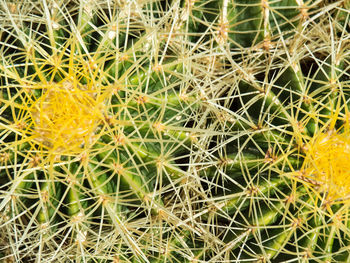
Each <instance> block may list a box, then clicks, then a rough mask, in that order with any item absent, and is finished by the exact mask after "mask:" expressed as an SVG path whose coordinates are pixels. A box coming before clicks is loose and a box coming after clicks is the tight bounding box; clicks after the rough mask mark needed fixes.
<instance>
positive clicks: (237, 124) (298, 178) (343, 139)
mask: <svg viewBox="0 0 350 263" xmlns="http://www.w3.org/2000/svg"><path fill="white" fill-rule="evenodd" d="M343 11H344V10H333V12H331V13H330V15H332V16H333V17H332V18H330V19H331V21H332V23H328V22H329V21H325V20H323V19H320V20H319V22H318V23H319V25H318V26H316V25H315V26H311V27H310V28H304V29H303V30H304V34H303V37H307V38H309V39H318V42H317V45H318V47H319V48H321V49H323V52H321V53H317V52H315V51H314V49H315V46H313V45H312V44H310V43H308V42H305V41H301V43H303V45H304V46H303V47H300V48H297V47H296V43H297V42H298V41H300V39H298V37H295V38H294V39H289V40H288V38H287V39H286V38H284V37H282V36H279V37H280V38H281V41H282V42H284V43H283V44H282V42H281V44H282V46H284V48H286V49H285V51H283V52H281V53H280V54H281V55H276V54H274V53H273V52H279V48H278V47H276V49H275V51H273V52H270V51H266V52H265V56H266V58H267V59H262V58H259V59H257V60H254V59H252V58H250V57H249V56H248V55H247V56H246V58H248V59H251V60H252V61H251V63H254V62H256V61H261V62H262V64H261V65H258V64H256V66H255V68H254V67H252V72H253V74H251V75H250V78H248V77H246V78H242V79H240V80H239V81H237V82H236V80H233V81H232V85H237V89H236V90H235V91H234V92H233V93H234V95H232V96H231V103H228V101H229V100H230V98H222V100H223V101H226V103H227V104H230V105H234V108H235V109H238V110H236V111H233V110H232V109H233V107H232V108H231V109H226V111H227V113H228V116H227V117H226V119H229V120H231V121H230V122H226V123H225V127H226V129H230V130H231V134H232V135H231V136H227V148H226V149H231V150H229V151H228V153H225V154H223V157H222V159H223V160H226V161H225V162H226V163H227V165H225V167H224V168H221V169H220V171H218V172H217V177H225V176H226V177H229V176H232V174H233V171H236V169H237V167H236V165H235V164H236V163H239V164H240V165H241V177H239V175H237V172H235V173H234V174H235V177H234V183H235V184H236V185H238V186H236V188H233V189H237V190H235V191H230V190H227V191H224V193H223V196H226V197H228V196H230V193H232V192H235V194H233V193H232V195H234V196H235V197H234V198H233V199H226V200H225V201H224V202H222V203H218V204H221V206H220V207H219V208H220V209H218V210H216V211H215V212H212V213H211V214H212V215H214V214H215V215H216V216H217V217H218V218H220V220H226V221H227V222H228V224H230V225H232V228H235V229H243V231H244V229H245V231H247V230H249V229H254V231H253V230H251V233H250V234H249V235H248V236H247V238H246V239H245V240H241V241H240V244H239V245H237V246H236V248H235V250H234V251H233V252H232V253H231V255H230V259H231V260H232V261H233V260H247V261H254V260H258V261H259V262H287V261H288V262H289V261H291V262H347V260H348V259H349V249H348V242H349V241H348V239H349V238H348V235H349V228H348V220H349V218H348V196H349V192H350V188H349V181H348V170H349V167H348V163H349V152H348V148H349V142H350V141H349V119H348V114H349V108H348V105H349V91H348V89H347V83H348V77H349V64H348V62H346V61H347V60H348V55H349V53H348V52H345V53H344V52H343V51H344V50H342V51H340V49H338V50H336V49H335V48H334V45H338V46H342V45H344V41H346V40H345V39H346V37H345V36H346V35H347V34H348V33H344V32H345V31H346V30H348V28H347V29H345V28H344V27H342V26H340V27H335V26H334V25H333V23H336V22H335V20H334V19H335V17H337V16H338V15H339V14H340V13H341V12H343ZM346 12H347V15H348V14H349V12H348V10H347V11H346ZM342 14H343V15H344V13H342ZM326 32H328V33H326ZM329 32H330V33H329ZM340 32H342V33H340ZM322 34H323V36H325V37H324V38H322V39H319V38H317V35H322ZM282 39H283V40H282ZM335 43H336V44H335ZM298 52H300V53H298ZM296 54H298V55H296ZM253 61H254V62H253ZM246 63H247V64H248V63H249V62H248V61H246ZM310 65H311V66H310ZM260 66H261V69H260ZM266 69H267V70H266ZM246 71H247V70H246ZM254 72H256V73H254ZM232 75H234V74H232ZM232 79H233V78H232ZM235 94H237V95H235ZM232 138H234V139H232ZM254 156H255V157H254ZM230 164H231V166H230ZM249 164H254V165H249ZM231 184H232V183H231ZM227 188H229V187H227ZM239 189H241V190H239ZM237 192H238V193H237ZM276 203H277V204H279V205H280V207H279V208H276ZM217 206H218V205H217ZM269 213H270V214H272V215H273V216H274V219H273V220H266V221H265V220H263V221H261V220H259V219H260V218H264V217H266V216H267V215H268V214H269ZM252 222H259V224H256V223H253V224H252ZM252 226H254V227H255V228H252ZM232 232H234V231H232ZM225 234H226V235H227V236H231V235H232V234H231V231H229V230H227V231H225ZM238 238H239V236H238V235H235V236H234V239H237V240H238Z"/></svg>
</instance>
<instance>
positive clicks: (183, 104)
mask: <svg viewBox="0 0 350 263" xmlns="http://www.w3.org/2000/svg"><path fill="white" fill-rule="evenodd" d="M171 8H173V7H170V6H167V3H166V2H149V3H136V2H135V3H134V2H130V3H127V2H125V3H110V2H108V1H107V2H106V1H99V2H96V1H80V3H79V1H78V2H75V1H45V0H44V1H25V2H23V3H21V4H19V3H10V2H8V1H2V2H1V17H3V18H2V21H1V66H0V74H1V148H0V156H1V177H0V178H1V202H0V210H1V223H0V225H1V238H2V240H1V249H0V251H1V252H0V253H1V258H2V259H3V260H7V261H13V262H51V261H57V260H58V261H59V262H66V261H72V262H119V261H127V262H130V261H133V262H150V261H157V260H159V261H161V260H162V259H163V258H165V257H172V253H173V251H174V250H176V248H177V247H182V248H183V250H184V252H183V253H184V254H185V255H187V254H188V253H190V252H191V245H189V247H186V246H184V245H182V243H181V242H184V241H182V239H181V238H182V237H183V236H185V237H186V238H188V239H189V238H190V236H189V235H188V234H186V233H191V232H193V227H191V226H188V225H187V224H185V223H182V221H183V219H184V218H186V217H187V216H186V213H188V212H186V211H185V210H184V209H183V208H182V205H184V204H185V205H186V199H185V198H184V197H183V195H184V193H183V191H185V190H183V189H186V178H188V177H189V176H190V174H189V172H188V169H191V168H190V164H189V160H191V158H192V157H191V149H192V148H193V149H194V150H196V149H197V150H198V149H201V150H202V151H206V147H207V146H206V145H205V143H201V140H204V142H205V141H206V140H205V138H204V137H205V136H207V135H205V134H204V129H203V127H205V126H206V119H207V118H209V117H210V115H211V114H212V112H211V110H210V109H209V110H208V109H206V111H204V109H203V107H202V106H201V97H200V96H199V95H200V94H198V93H197V90H195V89H194V88H193V87H192V85H195V81H196V79H197V78H198V77H193V76H192V75H193V70H192V66H191V63H195V61H196V60H194V59H192V58H191V57H192V56H194V53H193V52H192V53H193V54H191V51H190V50H189V48H187V47H186V46H184V44H183V43H182V42H180V40H177V39H176V38H174V40H173V36H172V35H171V27H172V22H171V20H170V22H169V19H171V15H172V9H171ZM174 34H175V33H174ZM197 75H199V74H197ZM207 89H208V87H202V89H201V90H202V94H204V95H205V94H206V92H207ZM214 110H215V109H214ZM199 114H201V115H199ZM200 117H202V119H201V118H200ZM208 131H209V130H208ZM208 131H207V130H205V132H206V133H208ZM209 136H212V135H210V132H209ZM188 198H190V197H188ZM180 200H181V201H182V203H181V202H180ZM188 251H189V252H188ZM186 253H187V254H186ZM168 255H169V256H168ZM180 256H181V257H183V256H182V255H181V254H180ZM189 256H190V255H189Z"/></svg>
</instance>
